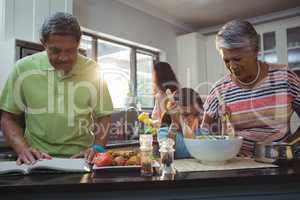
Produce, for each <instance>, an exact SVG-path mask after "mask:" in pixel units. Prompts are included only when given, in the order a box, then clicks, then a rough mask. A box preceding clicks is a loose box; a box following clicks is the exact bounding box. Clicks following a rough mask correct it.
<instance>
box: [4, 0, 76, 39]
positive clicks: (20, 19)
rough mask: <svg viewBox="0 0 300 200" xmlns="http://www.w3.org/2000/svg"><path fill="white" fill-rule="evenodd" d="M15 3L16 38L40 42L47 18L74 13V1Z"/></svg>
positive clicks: (23, 1) (20, 0) (28, 1)
mask: <svg viewBox="0 0 300 200" xmlns="http://www.w3.org/2000/svg"><path fill="white" fill-rule="evenodd" d="M8 1H14V8H13V10H12V12H13V13H14V37H15V38H18V39H22V40H27V41H33V42H39V39H40V38H39V32H40V28H41V25H42V23H43V21H44V20H45V18H46V17H48V16H49V15H51V14H53V13H55V12H68V13H72V12H73V0H8Z"/></svg>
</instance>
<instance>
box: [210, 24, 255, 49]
mask: <svg viewBox="0 0 300 200" xmlns="http://www.w3.org/2000/svg"><path fill="white" fill-rule="evenodd" d="M216 47H217V49H221V48H225V49H234V48H245V47H250V48H252V49H254V50H257V51H258V34H257V32H256V30H255V29H254V27H253V26H252V24H251V23H249V22H248V21H241V20H233V21H230V22H228V23H226V24H225V25H224V26H223V27H222V28H221V30H220V31H219V32H218V34H217V37H216Z"/></svg>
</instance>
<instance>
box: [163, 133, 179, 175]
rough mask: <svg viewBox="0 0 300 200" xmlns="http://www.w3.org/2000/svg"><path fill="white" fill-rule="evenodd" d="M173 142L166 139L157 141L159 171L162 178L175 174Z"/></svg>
mask: <svg viewBox="0 0 300 200" xmlns="http://www.w3.org/2000/svg"><path fill="white" fill-rule="evenodd" d="M174 144H175V142H174V140H173V139H171V138H166V139H163V140H160V141H159V147H160V148H159V152H160V171H161V174H162V176H165V175H168V174H175V173H176V171H175V168H174V151H175V150H174Z"/></svg>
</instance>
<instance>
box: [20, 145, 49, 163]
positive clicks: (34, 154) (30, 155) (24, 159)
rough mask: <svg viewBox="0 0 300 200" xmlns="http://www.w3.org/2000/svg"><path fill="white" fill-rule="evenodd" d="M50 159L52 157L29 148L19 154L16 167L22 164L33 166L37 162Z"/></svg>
mask: <svg viewBox="0 0 300 200" xmlns="http://www.w3.org/2000/svg"><path fill="white" fill-rule="evenodd" d="M51 158H52V157H51V156H50V155H49V154H47V153H44V152H41V151H39V150H37V149H35V148H32V147H30V148H26V149H24V150H22V151H20V152H19V154H18V159H17V165H21V164H23V163H25V164H27V165H33V164H34V163H36V161H37V160H42V159H51Z"/></svg>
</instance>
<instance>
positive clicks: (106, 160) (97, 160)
mask: <svg viewBox="0 0 300 200" xmlns="http://www.w3.org/2000/svg"><path fill="white" fill-rule="evenodd" d="M93 163H94V164H95V165H96V166H97V167H103V166H110V165H112V163H113V156H112V155H111V154H110V153H97V154H96V155H95V156H94V159H93Z"/></svg>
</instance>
